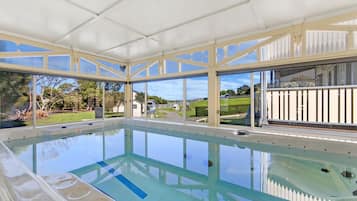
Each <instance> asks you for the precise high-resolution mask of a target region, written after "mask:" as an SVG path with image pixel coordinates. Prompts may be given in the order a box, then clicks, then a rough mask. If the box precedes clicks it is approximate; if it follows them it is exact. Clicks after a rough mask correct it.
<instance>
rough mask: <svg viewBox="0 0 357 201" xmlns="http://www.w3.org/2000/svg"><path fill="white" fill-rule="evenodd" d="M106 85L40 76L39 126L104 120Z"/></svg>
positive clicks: (38, 95)
mask: <svg viewBox="0 0 357 201" xmlns="http://www.w3.org/2000/svg"><path fill="white" fill-rule="evenodd" d="M102 93H103V92H102V85H101V83H100V82H96V81H90V80H77V79H72V78H64V77H53V76H38V77H37V101H38V107H39V108H38V111H37V125H50V124H61V123H69V122H79V121H86V120H92V119H95V117H97V118H102V113H103V109H102V97H103V95H102Z"/></svg>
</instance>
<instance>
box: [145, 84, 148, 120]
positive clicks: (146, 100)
mask: <svg viewBox="0 0 357 201" xmlns="http://www.w3.org/2000/svg"><path fill="white" fill-rule="evenodd" d="M144 90H145V92H144V93H145V99H144V107H145V108H144V115H145V118H147V117H148V83H147V82H145V87H144Z"/></svg>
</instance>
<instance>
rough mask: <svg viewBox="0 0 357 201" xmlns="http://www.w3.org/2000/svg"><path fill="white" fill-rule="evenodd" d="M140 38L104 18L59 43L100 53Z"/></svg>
mask: <svg viewBox="0 0 357 201" xmlns="http://www.w3.org/2000/svg"><path fill="white" fill-rule="evenodd" d="M140 37H141V36H140V35H138V34H136V33H135V32H132V31H130V30H127V29H125V28H123V27H121V26H119V25H117V24H114V23H112V22H111V21H109V20H106V19H105V18H100V19H98V20H96V21H95V22H93V23H91V24H88V25H87V26H85V27H84V28H83V29H81V30H80V31H77V32H74V33H73V34H71V35H70V36H69V37H68V38H66V39H65V40H63V41H62V42H61V43H62V44H64V45H68V46H73V47H75V48H79V49H85V50H89V51H92V52H101V51H103V50H106V49H109V48H112V47H113V46H115V45H118V44H122V43H126V42H127V41H131V40H134V39H137V38H140Z"/></svg>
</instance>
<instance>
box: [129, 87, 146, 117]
mask: <svg viewBox="0 0 357 201" xmlns="http://www.w3.org/2000/svg"><path fill="white" fill-rule="evenodd" d="M146 94H147V83H146V82H140V83H134V84H133V104H132V110H133V117H139V118H140V117H142V118H145V117H146V115H147V114H146V111H147V109H148V108H147V107H146V101H147V97H146Z"/></svg>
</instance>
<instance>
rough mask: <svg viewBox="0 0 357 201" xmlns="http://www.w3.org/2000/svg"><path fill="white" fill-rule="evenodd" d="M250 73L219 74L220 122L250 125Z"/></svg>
mask: <svg viewBox="0 0 357 201" xmlns="http://www.w3.org/2000/svg"><path fill="white" fill-rule="evenodd" d="M250 93H251V91H250V73H242V74H233V75H232V74H230V75H221V76H220V123H221V124H234V125H247V126H249V125H250Z"/></svg>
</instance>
